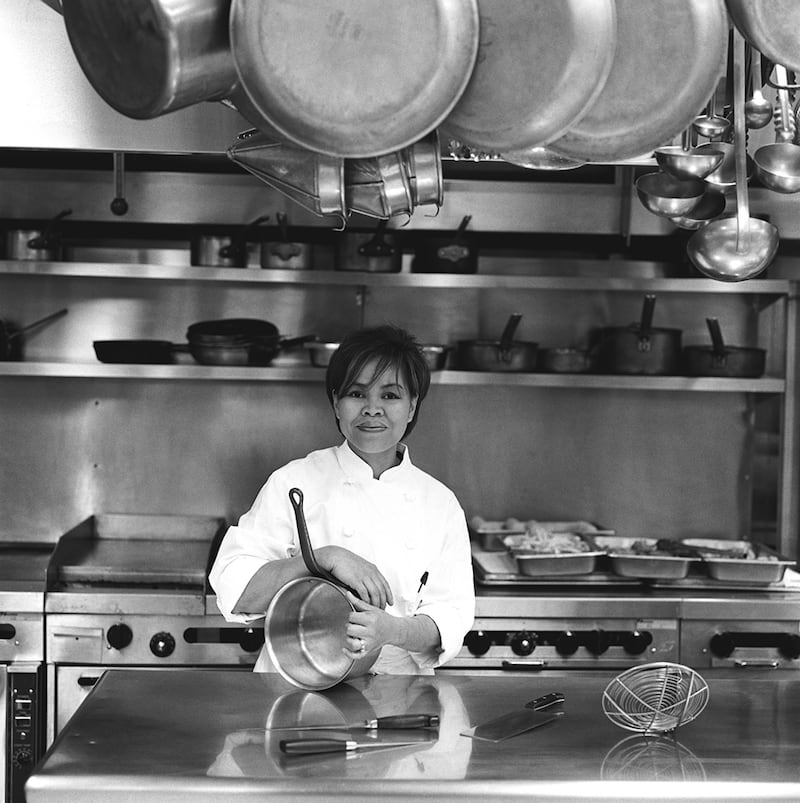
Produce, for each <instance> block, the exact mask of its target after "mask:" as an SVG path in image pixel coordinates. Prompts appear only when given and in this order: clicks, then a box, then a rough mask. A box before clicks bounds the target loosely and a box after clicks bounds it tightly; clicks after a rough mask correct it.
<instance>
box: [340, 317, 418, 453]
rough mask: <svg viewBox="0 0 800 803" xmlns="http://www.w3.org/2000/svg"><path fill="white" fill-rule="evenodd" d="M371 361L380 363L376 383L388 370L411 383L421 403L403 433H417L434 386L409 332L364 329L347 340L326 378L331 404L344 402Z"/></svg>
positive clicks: (395, 328) (388, 327) (411, 390)
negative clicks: (426, 397)
mask: <svg viewBox="0 0 800 803" xmlns="http://www.w3.org/2000/svg"><path fill="white" fill-rule="evenodd" d="M370 360H377V361H378V363H377V365H376V367H375V374H374V378H375V379H377V378H378V377H379V376H380V375H381V374H382V373H383V372H384V371H385V370H386V369H387V368H389V367H394V368H396V369H397V371H398V373H400V375H401V376H402V377H403V379H404V380H405V382H406V383H407V385H408V391H409V393H410V394H411V396H413V397H416V399H417V407H416V409H415V410H414V417H413V418H412V419H411V421H409V422H408V426H407V427H406V429H405V432H404V433H403V437H405V436H406V435H408V434H410V433H411V430H413V429H414V425H415V424H416V423H417V417H418V416H419V408H420V406H421V405H422V400H423V399H424V398H425V396H426V395H427V393H428V388H429V387H430V385H431V371H430V368H429V367H428V363H427V362H426V361H425V358H424V357H423V356H422V349H421V348H420V345H419V343H418V342H417V340H416V339H415V338H414V336H413V335H412V334H410V333H409V332H407V331H406V330H405V329H401V328H400V327H398V326H393V325H390V324H386V325H383V326H374V327H370V328H367V329H360V330H358V331H357V332H353V333H352V334H350V335H348V336H347V337H345V338H344V339H343V340H342V342H341V343H340V344H339V348H338V349H336V351H335V352H334V353H333V355H332V356H331V360H330V362H329V363H328V370H327V372H326V374H325V390H326V392H327V394H328V401H329V402H330V403H331V406H333V403H334V395H336V396H338V397H340V398H341V396H342V395H344V393H345V392H346V391H347V389H348V388H349V387H350V386H351V385H352V384H353V382H355V381H356V377H357V376H358V375H359V374H360V373H361V371H362V369H363V368H364V366H365V365H366V364H367V363H368V362H370ZM337 426H338V420H337Z"/></svg>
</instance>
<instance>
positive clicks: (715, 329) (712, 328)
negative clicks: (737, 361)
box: [706, 318, 727, 357]
mask: <svg viewBox="0 0 800 803" xmlns="http://www.w3.org/2000/svg"><path fill="white" fill-rule="evenodd" d="M706 326H708V333H709V334H710V335H711V342H712V343H713V344H714V354H715V355H716V356H718V357H724V356H725V354H726V353H727V352H726V350H725V341H724V340H723V339H722V330H721V329H720V328H719V321H718V320H717V319H716V318H706Z"/></svg>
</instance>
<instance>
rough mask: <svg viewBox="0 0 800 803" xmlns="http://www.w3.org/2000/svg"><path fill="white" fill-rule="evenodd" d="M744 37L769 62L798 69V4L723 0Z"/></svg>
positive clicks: (773, 0) (779, 0)
mask: <svg viewBox="0 0 800 803" xmlns="http://www.w3.org/2000/svg"><path fill="white" fill-rule="evenodd" d="M727 7H728V13H729V14H730V16H731V19H732V20H733V24H734V25H735V26H736V27H737V28H738V30H739V32H740V33H741V34H742V36H744V38H745V39H746V40H747V41H748V42H749V43H750V44H751V45H752V46H753V47H754V48H755V49H756V50H758V51H760V52H761V53H762V54H763V55H764V56H766V57H767V58H768V59H769V60H770V61H772V62H774V63H776V64H781V65H783V66H784V67H788V68H789V69H790V70H795V71H798V70H800V4H798V3H797V2H796V0H727Z"/></svg>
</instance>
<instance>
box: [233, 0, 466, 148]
mask: <svg viewBox="0 0 800 803" xmlns="http://www.w3.org/2000/svg"><path fill="white" fill-rule="evenodd" d="M478 27H479V25H478V6H477V2H476V0H404V2H402V3H376V2H374V0H327V1H326V2H324V3H320V2H318V0H260V2H258V3H253V2H251V0H233V2H232V3H231V12H230V39H231V49H232V52H233V58H234V63H235V65H236V71H237V73H238V75H239V80H240V82H241V85H242V87H243V89H244V91H245V92H246V93H247V95H248V96H249V98H250V101H251V103H252V105H253V107H254V108H255V109H257V110H258V112H259V113H260V114H261V116H262V117H263V118H264V119H265V120H266V121H267V122H268V123H269V125H270V126H271V127H272V128H274V129H276V130H277V131H279V132H280V133H281V134H283V135H284V137H285V138H286V139H288V140H289V141H291V142H294V143H295V144H297V145H300V146H301V147H304V148H308V149H310V150H313V151H317V152H319V153H324V154H328V155H330V156H338V157H342V158H368V157H371V156H379V155H381V154H386V153H391V152H395V151H399V150H400V149H402V148H405V147H407V146H409V145H411V144H412V143H413V142H416V141H417V140H418V139H420V138H421V137H423V136H424V135H425V134H427V133H429V132H430V131H432V130H433V129H434V128H436V127H437V126H438V125H439V123H441V121H442V120H443V119H444V118H445V117H446V116H447V114H448V113H449V112H450V110H451V109H452V108H453V106H454V105H455V103H456V101H457V100H458V98H459V97H460V96H461V94H462V93H463V91H464V89H465V87H466V85H467V81H468V80H469V77H470V74H471V72H472V68H473V66H474V64H475V58H476V56H477V53H478ZM276 44H277V46H276Z"/></svg>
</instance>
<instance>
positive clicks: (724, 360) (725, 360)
mask: <svg viewBox="0 0 800 803" xmlns="http://www.w3.org/2000/svg"><path fill="white" fill-rule="evenodd" d="M706 325H707V326H708V332H709V334H710V335H711V345H710V346H686V348H684V350H683V362H684V369H685V371H686V373H687V374H688V375H689V376H730V377H747V378H758V377H760V376H762V375H763V373H764V365H765V363H766V358H767V352H766V351H765V350H764V349H760V348H753V347H748V346H729V345H727V344H726V343H725V341H724V340H723V337H722V331H721V329H720V325H719V321H718V320H717V319H716V318H706Z"/></svg>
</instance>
